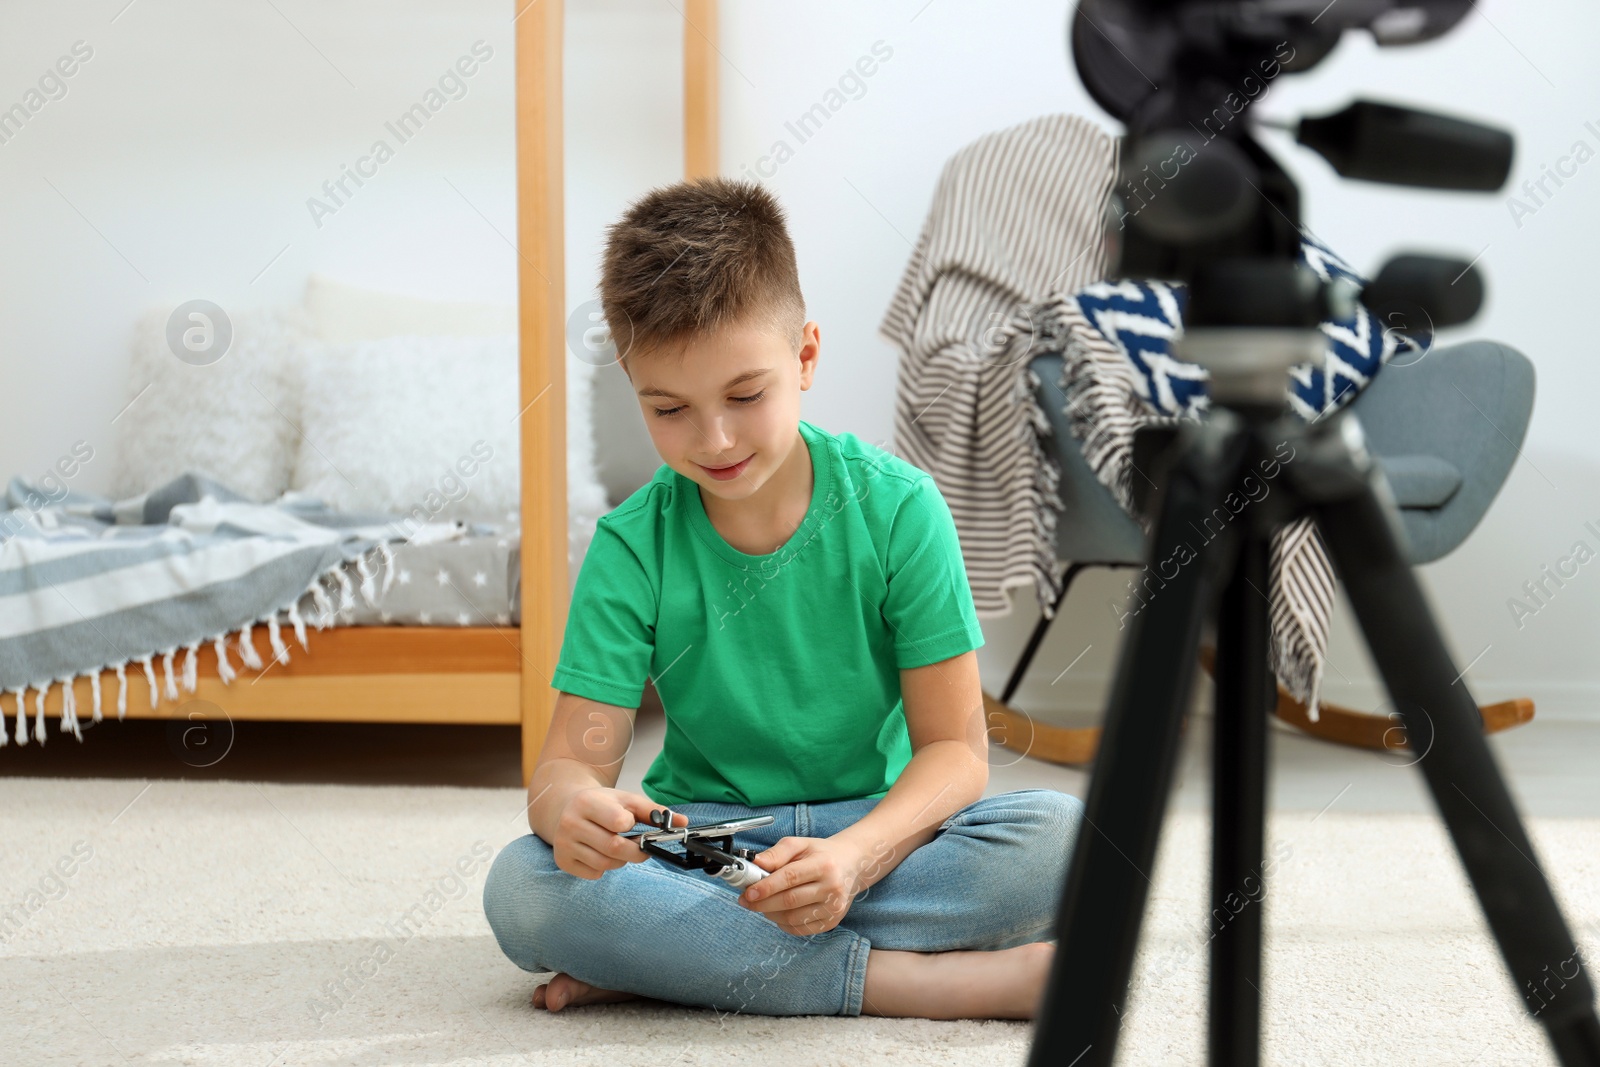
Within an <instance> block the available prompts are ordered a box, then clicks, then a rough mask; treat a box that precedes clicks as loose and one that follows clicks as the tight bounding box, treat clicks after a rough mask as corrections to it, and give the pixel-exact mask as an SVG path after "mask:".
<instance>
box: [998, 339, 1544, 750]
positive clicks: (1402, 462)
mask: <svg viewBox="0 0 1600 1067" xmlns="http://www.w3.org/2000/svg"><path fill="white" fill-rule="evenodd" d="M1062 362H1063V359H1062V356H1061V354H1060V353H1058V352H1057V353H1046V354H1044V355H1041V356H1038V357H1036V358H1035V359H1034V360H1033V362H1032V364H1031V367H1032V369H1033V370H1034V372H1035V373H1036V374H1038V376H1039V381H1040V386H1039V389H1038V392H1037V394H1036V395H1037V398H1038V401H1039V404H1040V406H1041V408H1042V409H1043V411H1044V412H1045V414H1046V416H1047V418H1048V419H1049V423H1050V428H1051V431H1052V436H1051V437H1050V438H1048V439H1046V440H1045V441H1044V445H1045V448H1046V449H1047V450H1048V451H1049V452H1050V453H1051V454H1052V455H1053V456H1054V457H1055V459H1056V462H1057V464H1058V466H1059V467H1060V470H1061V480H1060V483H1059V486H1058V488H1059V493H1060V497H1061V501H1062V503H1063V505H1064V512H1063V514H1062V521H1061V522H1060V523H1059V524H1058V525H1057V530H1056V556H1057V558H1058V559H1060V560H1062V561H1064V562H1066V564H1067V568H1066V573H1065V574H1064V576H1063V577H1062V581H1061V593H1060V595H1059V596H1058V597H1057V598H1056V602H1055V605H1054V607H1053V609H1052V612H1051V615H1050V616H1049V617H1046V616H1045V615H1044V613H1043V612H1041V613H1040V618H1039V622H1038V624H1037V625H1036V626H1035V627H1034V629H1033V633H1032V634H1031V635H1030V636H1029V638H1028V641H1027V644H1026V645H1025V646H1024V647H1023V650H1022V655H1021V657H1020V658H1019V659H1018V661H1017V665H1016V667H1015V668H1013V669H1012V672H1011V676H1010V677H1009V678H1008V679H1007V680H1006V684H1005V688H1004V689H1003V690H1001V693H1000V698H999V699H998V700H996V699H995V698H993V697H991V696H990V695H989V694H988V692H985V693H984V705H985V713H986V715H987V718H988V722H989V724H990V726H991V729H992V730H993V729H994V728H998V731H997V732H998V735H999V737H998V739H999V743H1000V744H1002V745H1004V746H1005V747H1007V748H1011V749H1014V750H1016V751H1021V752H1026V753H1027V754H1029V755H1032V756H1034V757H1036V758H1038V759H1043V760H1047V761H1049V762H1052V763H1069V764H1075V763H1088V762H1089V761H1091V760H1092V759H1093V758H1094V755H1095V751H1096V749H1097V748H1098V747H1099V742H1100V728H1099V727H1083V728H1077V729H1072V728H1065V727H1059V726H1052V725H1049V724H1047V723H1041V722H1039V721H1037V720H1036V719H1033V718H1032V717H1031V716H1028V715H1026V714H1024V713H1021V712H1017V711H1014V710H1013V709H1012V708H1011V707H1010V706H1009V702H1010V700H1011V698H1012V696H1013V695H1014V694H1015V693H1016V691H1017V687H1018V686H1019V685H1020V684H1021V683H1022V679H1023V677H1024V675H1025V674H1026V673H1027V670H1028V667H1029V665H1030V664H1031V663H1032V662H1033V657H1034V655H1035V654H1036V653H1037V652H1038V650H1039V646H1040V644H1041V643H1042V642H1043V641H1044V636H1045V634H1046V633H1047V632H1048V631H1049V629H1050V624H1051V622H1052V621H1054V617H1055V615H1056V614H1057V613H1059V611H1060V609H1061V605H1062V603H1063V602H1064V601H1065V600H1066V596H1067V590H1068V589H1070V588H1071V586H1072V582H1073V579H1075V578H1076V577H1077V576H1078V575H1079V574H1080V573H1082V571H1083V570H1084V569H1085V568H1087V567H1140V566H1143V565H1144V563H1145V559H1144V552H1145V536H1144V531H1143V530H1141V529H1140V528H1139V525H1138V523H1136V522H1135V521H1134V520H1133V518H1132V517H1130V516H1129V515H1128V514H1127V512H1125V511H1124V510H1123V509H1122V507H1121V505H1119V504H1118V503H1117V501H1116V498H1115V497H1113V496H1112V495H1111V491H1110V490H1109V489H1107V488H1106V487H1105V486H1104V485H1103V484H1101V482H1100V480H1099V479H1098V478H1096V477H1095V475H1094V472H1093V471H1092V470H1091V469H1090V467H1089V464H1088V462H1087V461H1086V460H1085V459H1084V458H1083V453H1082V451H1081V450H1080V449H1079V446H1078V441H1077V439H1076V438H1074V437H1073V436H1072V432H1071V430H1070V428H1069V426H1068V424H1067V417H1066V414H1065V407H1066V398H1065V396H1064V395H1063V393H1062V390H1061V387H1060V386H1059V385H1058V384H1057V383H1058V381H1059V380H1060V377H1061V367H1062ZM1533 394H1534V373H1533V364H1532V362H1530V361H1529V360H1528V358H1527V357H1526V356H1524V355H1522V353H1520V352H1518V351H1516V350H1515V349H1513V348H1510V347H1508V346H1506V345H1502V344H1498V343H1496V342H1492V341H1471V342H1466V343H1463V344H1457V345H1452V346H1449V347H1445V348H1438V349H1434V350H1431V351H1429V352H1428V353H1427V354H1426V356H1425V357H1424V358H1422V359H1420V360H1418V361H1417V362H1415V363H1412V364H1407V365H1395V364H1390V365H1387V366H1385V367H1384V368H1383V369H1382V371H1381V372H1380V373H1379V374H1378V375H1377V376H1376V377H1374V378H1373V379H1372V382H1371V383H1370V384H1369V385H1368V386H1367V387H1366V388H1365V389H1364V390H1362V392H1361V394H1360V395H1359V396H1358V397H1356V399H1355V400H1354V401H1352V402H1351V404H1350V410H1351V412H1352V413H1354V414H1355V415H1356V417H1357V418H1359V419H1360V421H1361V428H1362V430H1363V431H1364V432H1365V435H1366V439H1367V447H1368V448H1369V449H1370V450H1371V452H1372V454H1373V456H1374V458H1375V459H1376V460H1377V462H1378V464H1379V466H1380V467H1382V468H1383V471H1384V474H1385V476H1386V477H1387V478H1388V480H1389V484H1390V486H1391V487H1392V488H1393V489H1394V494H1395V499H1396V502H1397V503H1398V504H1399V506H1400V517H1401V520H1402V523H1403V525H1404V527H1405V531H1406V538H1407V540H1408V542H1409V545H1410V550H1411V562H1412V564H1413V565H1416V564H1421V563H1429V562H1432V561H1433V560H1436V559H1439V558H1440V557H1442V556H1445V555H1447V554H1448V553H1449V552H1451V551H1452V550H1453V549H1455V547H1456V546H1457V545H1459V544H1461V542H1463V541H1465V540H1466V538H1467V535H1468V534H1470V533H1471V532H1472V531H1473V530H1474V529H1475V528H1476V527H1477V525H1478V523H1479V521H1481V520H1482V518H1483V516H1484V514H1485V513H1486V512H1487V511H1488V510H1489V505H1490V504H1491V503H1492V502H1493V501H1494V498H1495V496H1496V495H1497V494H1498V493H1499V491H1500V487H1501V485H1503V484H1504V483H1505V480H1506V477H1507V476H1508V475H1509V474H1510V471H1511V466H1512V464H1513V463H1514V462H1515V461H1516V458H1517V456H1518V454H1519V453H1518V450H1519V449H1520V447H1521V444H1522V440H1523V438H1524V436H1525V435H1526V434H1527V429H1528V422H1529V420H1530V418H1531V417H1532V414H1533ZM1169 437H1170V431H1166V432H1160V431H1156V432H1150V433H1146V432H1141V433H1139V434H1137V435H1136V436H1135V443H1134V462H1135V463H1136V464H1138V465H1139V466H1140V467H1141V468H1143V467H1146V465H1147V463H1148V461H1149V459H1150V457H1151V456H1153V455H1154V454H1155V453H1156V452H1158V451H1159V450H1160V448H1161V447H1162V446H1163V445H1164V444H1165V441H1166V439H1168V438H1169ZM1211 658H1212V657H1211V650H1209V649H1208V650H1205V651H1204V652H1203V653H1202V656H1201V663H1202V665H1203V666H1204V667H1205V668H1206V670H1207V671H1210V670H1211ZM1480 710H1481V712H1482V714H1483V720H1484V730H1485V732H1488V733H1493V732H1495V731H1498V730H1504V729H1506V728H1508V727H1511V726H1516V725H1519V724H1521V723H1524V722H1527V721H1529V720H1530V719H1532V718H1533V702H1532V701H1531V700H1527V699H1523V698H1519V699H1516V700H1510V701H1505V702H1503V703H1499V704H1490V705H1485V706H1483V707H1482V708H1481V709H1480ZM1276 714H1277V716H1278V718H1280V719H1282V720H1283V721H1285V722H1288V723H1291V724H1293V725H1295V726H1297V727H1299V728H1300V729H1302V730H1305V731H1306V732H1308V733H1311V734H1313V735H1315V736H1317V737H1321V738H1323V739H1325V740H1328V741H1335V742H1339V743H1342V744H1349V745H1356V746H1360V747H1363V748H1375V749H1384V748H1395V747H1400V746H1402V745H1403V744H1404V735H1403V734H1402V733H1399V732H1397V731H1396V729H1395V724H1394V721H1393V720H1392V719H1390V718H1388V717H1386V716H1381V715H1371V714H1366V713H1363V712H1359V711H1352V710H1350V709H1347V708H1341V707H1338V706H1337V705H1332V704H1325V703H1324V704H1321V705H1320V706H1319V708H1318V721H1316V722H1312V721H1311V720H1310V718H1309V717H1308V714H1307V709H1306V707H1305V705H1304V704H1302V703H1301V702H1299V701H1297V700H1295V699H1294V698H1293V697H1292V696H1290V695H1289V693H1288V692H1287V691H1286V690H1284V688H1283V687H1282V686H1281V685H1280V686H1279V687H1278V705H1277V708H1276Z"/></svg>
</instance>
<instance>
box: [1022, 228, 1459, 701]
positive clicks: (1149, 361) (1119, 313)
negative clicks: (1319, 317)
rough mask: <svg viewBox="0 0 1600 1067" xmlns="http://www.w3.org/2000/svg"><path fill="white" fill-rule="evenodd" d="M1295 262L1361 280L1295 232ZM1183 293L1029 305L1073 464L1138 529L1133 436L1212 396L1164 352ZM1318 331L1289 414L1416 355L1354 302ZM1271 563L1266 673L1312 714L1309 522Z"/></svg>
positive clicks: (1308, 414)
mask: <svg viewBox="0 0 1600 1067" xmlns="http://www.w3.org/2000/svg"><path fill="white" fill-rule="evenodd" d="M1300 262H1301V263H1303V264H1304V265H1305V266H1307V267H1309V268H1310V269H1311V270H1312V271H1313V272H1315V273H1316V275H1317V276H1318V277H1320V278H1322V279H1323V280H1325V281H1326V280H1330V279H1333V278H1346V279H1349V280H1351V281H1353V282H1355V283H1356V284H1358V285H1364V284H1365V282H1366V280H1365V279H1364V278H1362V277H1361V276H1360V275H1358V274H1357V273H1356V272H1355V271H1354V270H1353V269H1351V267H1350V265H1349V264H1347V263H1346V262H1345V261H1344V260H1343V259H1341V258H1340V257H1339V256H1337V255H1336V254H1334V253H1333V252H1332V251H1331V250H1330V249H1329V248H1328V247H1327V246H1326V245H1324V244H1322V243H1321V242H1319V241H1317V240H1315V239H1314V238H1311V237H1303V238H1302V243H1301V248H1300ZM1187 296H1188V289H1187V286H1184V285H1173V284H1166V283H1163V282H1159V281H1117V282H1096V283H1091V284H1089V285H1086V286H1084V287H1082V288H1080V289H1078V290H1077V291H1076V292H1074V293H1073V294H1071V295H1070V296H1066V297H1063V298H1061V299H1057V300H1051V301H1047V302H1045V303H1044V304H1043V305H1040V306H1038V307H1035V308H1034V309H1032V310H1031V311H1030V315H1031V316H1033V317H1036V318H1038V319H1041V320H1042V321H1043V322H1044V324H1045V328H1046V330H1047V332H1048V333H1049V334H1050V335H1051V336H1052V338H1053V339H1054V341H1055V343H1056V344H1057V345H1059V347H1060V349H1061V351H1063V352H1064V354H1065V360H1064V362H1063V365H1062V378H1061V383H1060V384H1061V388H1062V390H1063V392H1064V394H1065V396H1066V399H1067V403H1066V412H1065V413H1066V415H1067V418H1068V420H1069V422H1070V424H1071V426H1072V428H1073V436H1074V437H1076V438H1077V439H1078V441H1079V444H1080V446H1081V448H1082V450H1083V455H1084V459H1085V460H1087V461H1088V463H1089V466H1090V468H1091V469H1092V470H1093V471H1094V472H1095V476H1096V477H1097V478H1098V479H1099V480H1100V481H1101V482H1102V483H1103V484H1104V485H1106V487H1107V488H1109V489H1110V490H1111V491H1112V494H1113V495H1114V496H1115V497H1116V499H1117V501H1118V503H1120V504H1121V505H1122V506H1123V508H1124V509H1125V510H1126V511H1127V512H1128V513H1129V514H1130V515H1133V516H1134V517H1135V518H1136V519H1138V520H1139V522H1140V524H1141V525H1143V526H1145V527H1146V529H1147V530H1148V528H1149V526H1150V522H1151V519H1152V517H1151V516H1148V515H1143V514H1140V512H1139V510H1138V508H1137V507H1136V505H1135V503H1134V499H1135V496H1134V492H1133V478H1134V471H1133V437H1134V433H1135V431H1137V430H1138V428H1139V427H1141V426H1144V425H1148V424H1161V423H1165V424H1171V423H1173V422H1176V421H1179V420H1181V419H1186V418H1188V419H1193V418H1198V417H1199V416H1200V415H1201V413H1203V412H1204V411H1206V410H1207V409H1208V408H1209V407H1210V403H1211V401H1210V396H1209V391H1208V390H1209V379H1210V374H1209V372H1207V371H1206V370H1205V368H1203V367H1201V366H1199V365H1198V364H1196V363H1191V362H1189V361H1187V360H1182V359H1178V358H1175V357H1174V356H1173V355H1172V345H1173V342H1174V341H1175V340H1177V339H1178V338H1179V337H1181V336H1182V333H1183V310H1184V306H1185V303H1186V302H1187ZM1321 331H1322V333H1323V335H1324V336H1325V337H1326V338H1327V342H1328V343H1327V348H1326V353H1325V357H1324V365H1323V366H1321V367H1317V366H1313V365H1311V364H1309V363H1303V364H1300V365H1298V366H1296V367H1294V368H1292V369H1291V371H1290V376H1289V381H1288V383H1287V384H1286V386H1285V391H1286V393H1287V398H1288V404H1289V408H1290V410H1292V411H1293V412H1295V414H1297V415H1298V416H1299V417H1300V418H1302V419H1304V420H1305V421H1307V422H1314V421H1316V420H1317V419H1320V418H1322V417H1323V416H1325V415H1328V414H1331V413H1332V412H1334V411H1336V410H1338V409H1340V408H1342V407H1344V406H1345V405H1347V404H1349V403H1350V402H1351V401H1353V400H1354V399H1355V398H1356V397H1357V396H1358V395H1359V394H1360V391H1361V390H1362V389H1364V388H1366V386H1367V385H1368V384H1369V383H1370V382H1371V381H1372V379H1373V378H1374V377H1375V376H1376V375H1377V373H1378V372H1379V370H1380V369H1382V367H1383V365H1384V364H1385V363H1387V362H1390V361H1391V360H1393V359H1394V358H1395V357H1396V355H1397V354H1402V353H1403V354H1405V355H1406V356H1407V358H1411V357H1413V356H1417V355H1420V354H1421V353H1422V352H1423V351H1424V350H1425V348H1426V343H1427V342H1426V341H1417V340H1413V339H1411V338H1409V337H1406V336H1404V335H1401V334H1398V333H1395V332H1393V331H1388V330H1385V329H1384V328H1383V326H1382V324H1381V323H1380V322H1379V321H1378V319H1377V317H1376V316H1374V315H1373V314H1372V313H1371V312H1369V311H1367V310H1366V309H1365V308H1364V307H1360V306H1359V305H1358V306H1357V308H1356V313H1355V315H1354V316H1352V317H1351V318H1349V319H1341V320H1337V321H1325V322H1323V323H1322V324H1321ZM1271 560H1272V565H1271V574H1272V583H1271V589H1270V590H1269V594H1270V595H1269V600H1270V601H1271V620H1272V661H1273V662H1272V666H1273V670H1274V673H1276V674H1277V676H1278V678H1279V679H1280V680H1281V681H1282V682H1283V683H1284V685H1285V686H1286V687H1287V688H1288V689H1289V691H1290V693H1291V694H1293V695H1294V696H1295V697H1296V698H1298V699H1300V700H1301V701H1303V702H1304V703H1305V704H1306V707H1307V712H1308V714H1309V716H1310V718H1311V719H1312V720H1313V721H1315V720H1316V718H1317V708H1318V703H1319V693H1320V689H1321V685H1322V674H1323V666H1324V663H1325V657H1326V654H1327V647H1328V636H1329V622H1330V619H1331V616H1332V614H1333V604H1334V594H1335V591H1336V588H1337V586H1336V583H1335V577H1334V572H1333V564H1332V562H1331V561H1330V560H1329V559H1328V555H1327V548H1326V546H1325V545H1323V543H1322V537H1321V535H1320V534H1319V533H1318V532H1317V529H1316V527H1315V525H1314V524H1313V523H1312V521H1311V520H1310V518H1309V517H1301V518H1299V519H1296V520H1294V521H1292V522H1290V523H1287V524H1286V525H1284V526H1283V527H1280V528H1279V529H1278V530H1277V531H1276V532H1275V533H1274V535H1273V539H1272V545H1271ZM1135 613H1136V612H1135Z"/></svg>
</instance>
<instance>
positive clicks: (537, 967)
mask: <svg viewBox="0 0 1600 1067" xmlns="http://www.w3.org/2000/svg"><path fill="white" fill-rule="evenodd" d="M877 803H878V802H877V800H875V799H872V798H865V799H860V800H843V801H836V802H833V803H825V804H776V805H768V806H765V807H758V808H750V807H745V806H744V805H741V804H727V803H694V804H684V805H681V806H675V807H674V808H673V810H674V811H678V812H682V813H683V814H685V815H687V816H688V817H689V825H690V826H696V825H700V824H702V823H708V822H721V821H723V820H726V819H733V818H742V817H747V816H750V815H771V816H773V821H772V822H771V823H769V824H768V825H766V826H762V827H758V828H756V829H754V830H747V831H745V832H743V833H740V834H737V835H736V836H735V837H734V841H733V843H734V845H735V846H736V847H742V848H751V849H755V850H757V851H759V850H761V849H765V848H768V847H770V846H772V845H774V844H776V843H777V841H778V839H779V838H783V837H831V836H833V835H834V834H836V833H838V832H839V831H841V830H843V829H844V828H845V827H847V826H850V825H852V824H854V823H855V822H857V821H858V820H860V819H861V817H862V816H864V815H866V814H867V813H868V812H869V811H871V810H872V809H873V807H874V806H876V805H877ZM1082 818H1083V803H1082V801H1080V800H1079V799H1078V798H1077V797H1074V796H1072V795H1070V794H1067V793H1062V792H1058V791H1057V790H1054V789H1021V790H1016V791H1014V792H1009V793H1001V794H999V795H997V796H992V797H986V798H984V799H981V800H978V801H975V802H973V803H972V804H969V805H967V806H966V807H965V808H962V809H961V810H960V811H958V812H956V813H955V814H954V815H952V816H950V818H948V819H946V820H945V821H944V822H943V823H942V824H941V825H940V826H939V829H938V831H937V832H936V834H935V836H934V837H933V839H932V840H931V841H929V842H927V843H926V844H924V845H923V846H922V847H920V848H918V849H916V850H915V851H913V852H912V853H911V854H910V855H908V856H906V857H905V859H904V860H902V861H901V862H900V863H899V864H898V865H897V866H895V867H894V869H893V870H891V871H890V872H889V873H888V874H887V875H885V876H884V877H883V878H881V879H880V880H879V881H878V882H877V883H876V884H874V885H871V886H869V887H868V888H866V889H864V890H862V891H861V892H860V893H858V894H856V897H855V899H854V901H852V903H851V905H850V909H849V911H848V912H847V913H846V914H845V917H844V920H843V921H842V922H841V923H840V924H839V925H838V926H836V927H834V928H833V929H832V930H827V931H824V932H822V933H819V934H810V935H805V936H800V935H795V934H790V933H787V932H785V931H784V930H782V929H780V928H779V927H778V926H777V924H775V923H774V922H773V921H772V920H771V919H769V918H767V917H766V916H765V915H763V914H761V913H760V912H753V911H749V910H747V909H745V908H744V907H743V906H741V905H740V904H739V903H738V902H737V898H738V896H739V894H740V893H741V892H742V890H739V889H735V888H734V887H733V886H731V885H729V884H728V883H726V882H724V881H723V880H722V879H720V878H714V877H711V876H709V875H707V874H705V873H704V872H703V871H687V870H683V869H682V868H679V867H675V866H673V865H671V864H669V863H667V862H666V861H664V860H658V859H652V860H650V861H649V862H647V863H630V864H627V865H626V866H623V867H620V868H618V869H616V870H613V871H607V872H606V873H605V874H604V875H603V876H601V877H600V878H598V879H595V880H589V879H585V878H579V877H577V876H576V875H573V874H569V873H567V872H566V871H563V870H561V869H560V868H559V867H557V866H556V863H555V858H554V855H553V853H552V850H551V848H550V846H549V845H548V844H546V843H545V842H544V840H543V839H542V838H540V837H538V836H536V835H534V834H529V835H527V836H526V837H521V838H518V839H517V840H515V841H512V842H511V843H510V844H509V845H507V846H506V847H505V848H504V849H502V850H501V851H500V854H499V855H498V856H496V857H495V861H494V865H493V866H492V867H491V868H490V870H489V876H488V878H487V879H486V880H485V882H484V887H483V910H484V914H485V915H486V916H487V917H488V920H489V926H490V927H491V928H492V929H493V930H494V936H495V939H496V940H497V941H498V942H499V943H500V949H501V951H503V952H504V953H505V954H506V955H507V956H508V957H510V959H511V961H512V962H513V963H515V964H516V965H517V966H518V967H521V968H522V969H523V970H525V971H533V972H544V971H562V972H565V973H566V974H569V975H571V976H572V977H574V978H576V979H578V980H579V981H582V982H587V983H589V984H590V985H595V986H599V987H600V988H602V989H613V990H619V991H625V992H630V993H637V994H639V995H641V996H646V997H653V998H655V999H657V1000H666V1001H673V1002H675V1003H680V1004H687V1005H693V1006H697V1007H709V1008H715V1009H717V1010H720V1011H738V1012H748V1013H751V1014H756V1015H860V1014H861V1001H862V991H863V989H864V988H865V986H866V979H867V951H868V949H870V948H874V947H876V948H884V949H905V950H910V951H914V952H946V951H950V950H953V949H1003V948H1013V947H1015V946H1017V945H1025V944H1028V943H1030V942H1033V941H1044V940H1050V939H1052V938H1054V937H1055V920H1056V912H1057V909H1058V906H1059V903H1060V899H1061V890H1062V886H1063V884H1064V882H1065V879H1066V874H1067V865H1068V862H1069V861H1070V858H1071V853H1072V849H1073V846H1074V844H1075V843H1076V841H1077V836H1078V828H1079V825H1080V823H1081V821H1082Z"/></svg>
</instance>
